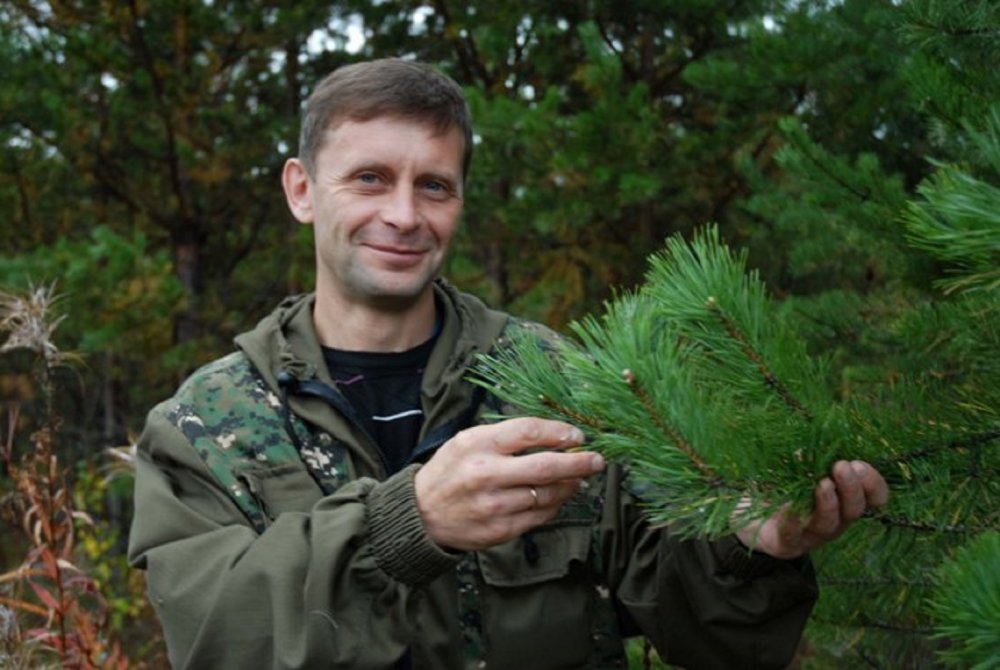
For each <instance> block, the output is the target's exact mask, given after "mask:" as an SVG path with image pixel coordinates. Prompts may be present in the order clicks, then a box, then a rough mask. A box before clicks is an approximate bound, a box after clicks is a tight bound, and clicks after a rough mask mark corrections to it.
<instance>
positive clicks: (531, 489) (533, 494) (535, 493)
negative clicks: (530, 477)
mask: <svg viewBox="0 0 1000 670" xmlns="http://www.w3.org/2000/svg"><path fill="white" fill-rule="evenodd" d="M528 492H530V493H531V497H532V499H533V500H534V502H532V504H531V508H532V509H534V508H536V507H538V489H536V488H535V487H534V486H529V487H528Z"/></svg>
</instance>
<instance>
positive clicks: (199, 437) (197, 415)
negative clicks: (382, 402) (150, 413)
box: [166, 352, 348, 532]
mask: <svg viewBox="0 0 1000 670" xmlns="http://www.w3.org/2000/svg"><path fill="white" fill-rule="evenodd" d="M166 415H167V418H168V420H169V421H170V422H171V423H173V424H174V425H175V426H177V428H178V430H180V431H181V433H183V434H184V436H185V437H186V438H187V439H188V441H190V443H191V445H192V446H193V447H194V449H195V451H196V452H197V453H198V455H199V456H201V458H202V459H203V460H204V461H205V464H206V465H207V466H208V469H209V470H210V471H211V472H212V474H213V475H215V477H216V478H217V479H218V480H219V482H220V484H222V486H224V487H225V489H226V490H227V491H228V492H229V494H230V496H231V497H232V499H233V501H234V502H235V503H236V504H237V505H238V506H239V508H240V510H241V511H242V512H243V513H244V514H245V515H246V516H247V518H248V519H249V520H250V522H251V523H252V524H253V526H254V528H256V529H257V531H258V532H263V530H264V529H265V528H266V527H267V525H268V522H269V519H268V516H267V511H266V508H265V506H264V501H262V499H261V496H260V493H261V492H260V491H258V490H256V488H257V487H256V484H255V483H256V481H257V477H256V476H255V474H256V473H258V472H262V471H266V470H268V469H271V468H274V467H275V466H279V465H282V464H287V463H293V462H298V461H299V460H300V453H299V452H297V451H296V449H295V446H294V444H293V443H292V441H291V439H290V438H289V436H288V433H287V431H286V427H285V421H284V415H283V413H282V408H281V399H280V398H279V397H278V395H277V394H276V393H275V392H274V391H272V390H271V389H270V388H268V386H267V385H266V383H265V382H264V380H263V379H262V378H261V377H260V375H259V374H258V373H257V372H256V370H255V369H254V368H253V366H252V365H251V364H250V362H249V361H248V360H247V358H246V356H245V355H244V354H243V353H242V352H236V353H232V354H230V355H228V356H226V357H224V358H221V359H219V360H218V361H215V362H214V363H211V364H209V365H207V366H205V367H203V368H202V369H200V370H199V371H198V372H196V373H195V374H194V375H192V376H191V378H190V379H188V380H187V381H186V382H185V383H184V385H183V386H181V388H180V389H179V390H178V392H177V394H176V395H175V396H174V398H173V400H172V403H171V406H170V407H169V408H168V409H167V414H166ZM291 421H292V427H293V429H294V430H295V431H296V433H297V435H298V436H299V439H300V441H301V443H302V451H301V460H303V461H304V462H305V463H306V464H307V465H308V466H309V470H310V472H311V473H312V474H313V477H315V478H316V480H317V481H318V483H319V484H320V486H321V487H322V488H323V490H324V492H325V493H327V494H329V493H332V492H333V491H335V490H336V489H337V488H339V487H340V486H341V485H342V484H343V483H344V482H345V481H347V479H348V464H347V454H346V449H345V448H344V447H343V446H341V445H338V444H336V443H335V442H334V440H333V439H332V438H331V437H330V436H329V435H328V434H326V433H323V432H320V431H314V430H313V429H312V428H311V427H310V426H308V425H306V423H305V422H303V421H302V420H301V419H300V418H298V417H297V416H295V415H294V414H293V415H292V417H291Z"/></svg>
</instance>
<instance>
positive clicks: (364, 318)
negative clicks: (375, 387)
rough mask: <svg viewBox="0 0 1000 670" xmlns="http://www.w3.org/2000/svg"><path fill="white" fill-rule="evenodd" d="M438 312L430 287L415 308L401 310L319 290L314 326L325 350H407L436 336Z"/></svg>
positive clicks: (415, 304)
mask: <svg viewBox="0 0 1000 670" xmlns="http://www.w3.org/2000/svg"><path fill="white" fill-rule="evenodd" d="M435 310H436V307H435V304H434V291H433V290H432V289H431V288H428V290H427V291H426V292H425V293H424V294H423V295H421V296H420V297H419V298H418V299H417V300H416V301H415V302H414V303H413V305H412V306H410V307H408V308H406V309H401V310H385V309H378V308H377V307H375V306H372V305H366V304H358V303H355V302H350V301H346V300H343V299H342V298H341V297H340V296H338V295H336V294H331V293H325V292H323V291H321V290H317V292H316V305H315V307H314V308H313V324H314V325H315V327H316V336H317V338H318V339H319V342H320V344H322V345H323V346H325V347H330V348H332V349H341V350H344V351H381V352H394V351H396V352H398V351H407V350H409V349H412V348H414V347H416V346H418V345H420V344H423V343H424V342H426V341H427V339H428V338H429V337H431V335H433V333H434V322H435V316H436V311H435Z"/></svg>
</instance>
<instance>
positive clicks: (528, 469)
mask: <svg viewBox="0 0 1000 670" xmlns="http://www.w3.org/2000/svg"><path fill="white" fill-rule="evenodd" d="M492 467H493V472H492V477H493V480H494V481H495V482H496V484H497V486H504V487H517V486H544V485H546V484H555V483H557V482H562V481H565V480H572V481H573V482H574V485H575V486H577V487H578V486H579V484H578V483H576V482H577V481H578V480H580V479H584V478H586V477H589V476H591V475H593V474H596V473H598V472H600V471H601V470H603V469H604V459H603V458H602V457H601V455H600V454H595V453H593V452H587V451H580V452H574V453H564V452H558V451H539V452H535V453H531V454H526V455H524V456H519V457H518V458H504V459H496V460H495V461H494V463H492Z"/></svg>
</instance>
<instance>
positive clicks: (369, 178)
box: [358, 172, 378, 184]
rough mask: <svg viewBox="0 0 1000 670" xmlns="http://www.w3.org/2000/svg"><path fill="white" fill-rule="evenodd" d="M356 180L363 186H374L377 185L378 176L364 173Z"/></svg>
mask: <svg viewBox="0 0 1000 670" xmlns="http://www.w3.org/2000/svg"><path fill="white" fill-rule="evenodd" d="M358 179H359V180H360V181H362V182H363V183H365V184H375V183H378V176H377V175H374V174H372V173H371V172H365V173H363V174H360V175H358Z"/></svg>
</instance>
